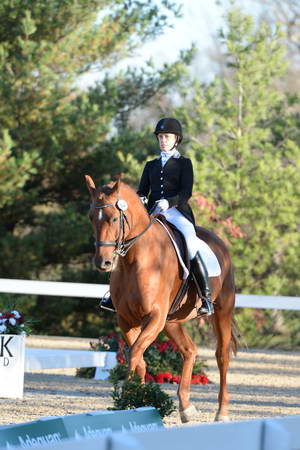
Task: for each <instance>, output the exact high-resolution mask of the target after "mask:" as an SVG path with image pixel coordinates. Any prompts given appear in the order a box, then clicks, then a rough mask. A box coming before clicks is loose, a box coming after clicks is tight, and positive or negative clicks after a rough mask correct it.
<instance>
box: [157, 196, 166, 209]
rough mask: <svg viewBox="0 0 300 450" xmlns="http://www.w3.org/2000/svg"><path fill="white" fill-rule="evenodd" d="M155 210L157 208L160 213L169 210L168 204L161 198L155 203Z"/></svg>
mask: <svg viewBox="0 0 300 450" xmlns="http://www.w3.org/2000/svg"><path fill="white" fill-rule="evenodd" d="M156 208H158V209H159V210H160V211H167V209H168V208H169V202H168V200H166V199H165V198H162V199H161V200H158V201H157V202H156Z"/></svg>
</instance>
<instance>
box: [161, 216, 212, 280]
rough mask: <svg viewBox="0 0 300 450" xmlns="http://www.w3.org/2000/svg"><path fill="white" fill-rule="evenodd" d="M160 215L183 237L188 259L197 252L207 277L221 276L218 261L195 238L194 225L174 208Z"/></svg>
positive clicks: (208, 248) (208, 249) (210, 251)
mask: <svg viewBox="0 0 300 450" xmlns="http://www.w3.org/2000/svg"><path fill="white" fill-rule="evenodd" d="M161 214H162V215H163V216H165V218H166V219H167V220H168V221H169V222H171V223H172V224H173V225H175V226H176V228H178V230H179V231H181V233H182V234H183V235H184V237H185V240H186V245H187V249H188V252H189V257H190V259H193V258H194V256H195V255H196V253H197V252H199V253H200V255H201V257H202V259H203V261H204V263H205V265H206V268H207V272H208V275H209V276H210V277H217V276H219V275H220V274H221V268H220V265H219V261H218V260H217V257H216V255H215V254H214V252H213V251H212V250H211V248H210V247H209V246H208V245H207V244H206V242H204V241H202V239H199V238H198V237H197V235H196V231H195V228H194V225H193V224H192V223H191V222H190V221H189V220H188V219H187V218H186V217H184V215H183V214H181V213H180V212H179V211H178V209H176V208H169V209H167V210H166V211H164V212H161Z"/></svg>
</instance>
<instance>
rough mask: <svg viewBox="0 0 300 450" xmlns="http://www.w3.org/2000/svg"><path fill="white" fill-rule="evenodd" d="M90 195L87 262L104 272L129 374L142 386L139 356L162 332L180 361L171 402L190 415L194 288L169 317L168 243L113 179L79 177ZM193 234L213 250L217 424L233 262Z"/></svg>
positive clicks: (223, 401) (224, 415) (223, 409)
mask: <svg viewBox="0 0 300 450" xmlns="http://www.w3.org/2000/svg"><path fill="white" fill-rule="evenodd" d="M85 178H86V183H87V186H88V189H89V191H90V195H91V200H92V202H91V208H90V213H89V216H90V220H91V223H92V226H93V230H94V236H95V240H96V242H95V244H96V253H95V257H94V262H95V265H96V267H97V269H99V270H100V271H103V272H111V276H110V293H111V297H112V300H113V303H114V306H115V308H116V311H117V320H118V324H119V326H120V328H121V330H122V333H123V335H124V337H125V339H126V341H127V343H128V345H129V346H130V357H129V370H130V371H135V373H136V374H138V375H139V376H140V377H141V379H142V380H144V377H145V373H146V365H145V362H144V359H143V354H144V352H145V350H146V349H147V348H148V347H149V346H150V345H151V343H152V342H153V341H154V340H155V339H156V338H157V336H158V334H159V333H160V332H161V331H163V332H164V333H165V334H166V335H167V336H168V337H169V338H170V339H172V340H173V341H174V342H175V343H176V344H177V346H178V348H179V351H180V353H181V355H182V358H183V367H182V375H181V381H180V384H179V386H178V392H177V394H178V399H179V410H180V416H181V420H182V421H183V422H188V421H189V420H191V419H192V417H193V414H194V413H195V411H196V409H195V407H194V406H193V405H192V404H191V403H190V384H191V376H192V371H193V366H194V363H195V359H196V356H197V347H196V345H195V344H194V343H193V341H192V340H191V338H190V336H189V335H188V334H187V332H186V331H185V329H184V328H183V327H182V323H183V322H186V321H188V320H190V319H192V318H195V317H196V308H195V304H196V302H197V303H198V307H199V303H201V300H200V299H199V298H197V294H196V289H195V287H194V283H190V286H189V288H188V290H187V293H186V294H185V296H184V298H183V300H182V302H181V303H180V306H179V309H178V310H177V311H176V312H175V313H174V314H172V316H171V319H168V313H169V310H170V307H171V305H172V302H173V300H174V298H175V296H176V294H177V292H178V290H179V289H180V286H181V283H182V280H181V279H180V270H181V268H180V266H179V263H178V258H177V256H176V253H175V250H174V247H173V244H172V243H171V240H170V237H169V235H168V233H167V232H166V231H165V229H164V227H163V226H162V225H161V223H159V222H158V221H156V220H155V218H151V217H149V215H148V212H147V211H146V209H145V207H144V206H143V204H142V202H141V200H140V198H139V197H138V195H137V194H136V192H135V191H134V190H133V189H132V188H131V187H130V186H128V185H127V184H125V183H123V182H121V181H120V180H118V181H116V182H111V183H109V184H108V185H107V186H103V187H100V188H96V186H95V184H94V181H93V180H92V178H91V177H90V176H89V175H86V176H85ZM197 234H198V236H199V237H200V238H201V239H203V240H204V241H206V242H207V244H208V245H209V246H210V247H211V248H212V250H213V251H214V252H215V254H216V256H217V258H218V260H219V264H220V266H221V275H220V276H218V277H212V278H210V282H211V290H212V299H213V301H214V302H215V314H214V315H213V316H212V319H211V320H212V322H213V326H214V330H215V333H216V337H217V349H216V359H217V364H218V368H219V372H220V390H219V396H218V399H219V409H218V412H217V414H216V420H222V421H225V420H229V418H228V403H229V397H228V390H227V382H226V375H227V370H228V365H229V356H230V350H232V351H233V352H234V353H235V352H236V350H237V337H236V335H235V331H234V322H233V310H234V303H235V287H234V280H233V270H232V263H231V260H230V256H229V253H228V250H227V248H226V246H225V244H224V242H223V241H222V240H221V239H220V238H218V237H217V236H216V235H215V234H214V233H212V232H211V231H208V230H206V229H204V228H198V227H197Z"/></svg>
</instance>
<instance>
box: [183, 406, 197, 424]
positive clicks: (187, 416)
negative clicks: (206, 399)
mask: <svg viewBox="0 0 300 450" xmlns="http://www.w3.org/2000/svg"><path fill="white" fill-rule="evenodd" d="M179 412H180V419H181V422H182V423H187V422H189V421H190V420H192V419H195V416H196V415H197V414H198V413H199V411H198V410H197V409H196V408H195V406H194V405H191V406H189V407H188V408H186V409H184V410H182V411H179Z"/></svg>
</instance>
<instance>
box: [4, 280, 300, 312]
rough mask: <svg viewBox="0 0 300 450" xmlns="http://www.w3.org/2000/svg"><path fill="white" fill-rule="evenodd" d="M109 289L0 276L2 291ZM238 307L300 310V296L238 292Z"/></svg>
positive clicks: (97, 294)
mask: <svg viewBox="0 0 300 450" xmlns="http://www.w3.org/2000/svg"><path fill="white" fill-rule="evenodd" d="M108 290H109V286H108V285H107V284H91V283H65V282H58V281H33V280H14V279H8V278H0V293H9V294H27V295H51V296H61V297H81V298H98V299H100V298H101V297H102V296H103V295H104V294H105V293H106V292H107V291H108ZM236 307H237V308H262V309H265V308H268V309H288V310H297V311H300V297H275V296H268V295H243V294H237V298H236Z"/></svg>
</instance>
